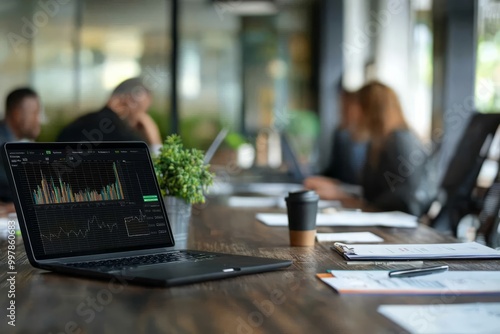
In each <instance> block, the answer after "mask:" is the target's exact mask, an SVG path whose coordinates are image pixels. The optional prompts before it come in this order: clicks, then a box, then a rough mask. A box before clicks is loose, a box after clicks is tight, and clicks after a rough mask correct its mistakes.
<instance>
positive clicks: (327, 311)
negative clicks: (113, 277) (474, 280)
mask: <svg viewBox="0 0 500 334" xmlns="http://www.w3.org/2000/svg"><path fill="white" fill-rule="evenodd" d="M255 213H256V211H255V210H253V209H238V208H228V207H225V206H221V205H216V204H208V205H204V206H202V207H195V208H193V219H192V221H191V226H190V234H189V242H188V246H189V248H192V249H200V250H207V251H217V252H227V253H233V254H242V255H257V256H265V257H275V258H281V259H291V260H293V265H292V266H291V267H290V268H288V269H285V270H279V271H275V272H269V273H263V274H254V275H248V276H242V277H237V278H231V279H224V280H218V281H211V282H206V283H199V284H191V285H185V286H180V287H175V288H149V287H143V286H135V285H130V284H127V283H120V282H118V281H96V280H89V279H80V278H74V277H67V276H62V275H58V274H52V273H48V272H43V271H40V270H37V269H34V268H32V267H31V266H30V264H29V263H28V262H27V259H26V255H25V254H24V249H23V247H22V240H21V239H20V238H18V240H17V246H18V248H17V252H16V265H17V275H16V297H15V302H16V327H15V328H12V327H11V326H9V325H7V321H8V319H7V318H6V316H5V314H6V305H7V304H6V303H7V291H8V287H7V281H6V279H7V275H6V272H7V265H6V249H7V248H6V247H7V244H6V243H5V241H2V242H1V243H0V245H1V256H2V260H1V264H2V276H1V289H0V296H1V297H0V300H2V303H1V305H2V311H1V312H0V313H1V314H2V316H1V317H0V321H1V324H0V333H54V334H55V333H223V334H226V333H227V334H229V333H231V334H232V333H238V334H240V333H241V334H250V333H402V332H404V331H403V330H402V328H400V327H399V326H397V325H395V324H394V323H392V322H391V321H390V320H388V319H386V318H384V317H383V316H381V315H380V314H378V313H377V307H378V306H379V305H381V304H400V303H404V304H410V303H411V304H432V305H434V307H433V308H429V312H428V314H427V315H422V317H423V319H424V320H425V316H437V314H436V312H437V310H438V309H439V308H438V307H436V306H435V305H440V304H447V303H459V302H477V301H484V302H493V301H496V302H499V301H500V297H465V296H459V295H456V296H431V297H430V296H359V295H358V296H356V295H349V296H346V295H339V294H337V293H336V292H335V291H334V290H332V289H331V288H329V287H328V286H327V285H325V284H324V283H322V282H321V281H319V280H318V279H317V278H316V277H315V274H316V273H320V272H325V271H326V270H327V269H353V267H352V266H347V265H346V264H345V261H344V260H343V259H342V258H341V257H340V256H339V255H338V254H336V253H334V252H332V251H331V250H330V249H329V246H330V245H331V243H325V244H318V243H316V245H315V246H314V247H309V248H307V247H305V248H300V247H289V245H288V230H287V229H286V228H280V227H267V226H265V225H263V224H261V223H259V222H257V221H256V220H255ZM361 230H363V231H366V230H368V231H372V232H374V233H376V234H378V235H380V236H381V237H383V238H384V239H385V240H386V242H387V243H436V242H453V241H455V240H453V239H452V238H449V237H446V236H442V235H439V234H437V233H436V232H435V231H433V230H432V229H430V228H428V227H426V226H420V227H419V228H418V229H396V228H321V229H320V230H319V231H321V232H333V231H334V232H345V231H361ZM432 263H435V264H442V263H447V264H449V265H450V269H451V270H469V269H470V270H500V261H493V260H481V261H464V260H455V261H446V262H444V261H433V262H432ZM387 268H390V267H385V266H371V265H367V266H356V269H360V270H361V269H387Z"/></svg>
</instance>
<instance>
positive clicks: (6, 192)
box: [0, 87, 41, 214]
mask: <svg viewBox="0 0 500 334" xmlns="http://www.w3.org/2000/svg"><path fill="white" fill-rule="evenodd" d="M40 113H41V104H40V99H39V97H38V94H37V93H36V92H35V91H34V90H33V89H31V88H27V87H23V88H19V89H16V90H13V91H12V92H10V93H9V94H8V95H7V99H6V100H5V117H4V119H3V120H2V121H1V122H0V145H3V144H4V143H6V142H15V141H25V140H35V139H36V138H37V137H38V135H39V134H40V131H41V124H40ZM12 196H13V195H12V193H11V191H10V187H9V182H8V179H7V173H6V170H5V167H4V165H3V158H2V157H1V155H0V201H1V202H2V203H1V204H0V214H2V213H5V212H14V206H13V205H12Z"/></svg>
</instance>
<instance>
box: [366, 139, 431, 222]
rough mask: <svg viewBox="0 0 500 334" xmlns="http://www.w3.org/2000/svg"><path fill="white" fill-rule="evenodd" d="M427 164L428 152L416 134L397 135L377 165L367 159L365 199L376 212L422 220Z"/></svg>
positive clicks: (386, 142)
mask: <svg viewBox="0 0 500 334" xmlns="http://www.w3.org/2000/svg"><path fill="white" fill-rule="evenodd" d="M368 152H370V151H369V150H368ZM368 154H369V153H368ZM427 160H428V152H427V151H426V149H425V148H424V146H423V145H422V144H421V142H420V141H419V139H418V138H417V137H416V136H415V134H413V133H412V132H411V131H408V130H397V131H394V132H393V133H392V134H390V135H389V137H388V138H387V140H386V141H385V143H384V145H383V147H382V149H381V151H380V154H379V156H378V159H377V161H376V162H375V163H373V161H370V156H369V155H368V156H367V162H366V164H365V167H364V169H363V176H362V186H363V197H364V198H365V199H366V200H367V201H368V202H369V203H370V204H372V205H374V206H375V207H376V208H377V209H380V210H383V211H392V210H399V211H403V212H408V213H411V214H414V215H416V216H420V215H421V214H422V210H423V207H425V205H427V202H426V201H425V200H426V197H425V194H422V191H425V183H426V167H427Z"/></svg>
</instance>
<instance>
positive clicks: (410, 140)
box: [304, 82, 426, 215]
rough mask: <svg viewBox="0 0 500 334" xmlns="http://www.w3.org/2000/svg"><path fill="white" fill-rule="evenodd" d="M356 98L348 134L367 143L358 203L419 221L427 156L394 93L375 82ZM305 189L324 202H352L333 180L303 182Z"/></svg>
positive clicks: (318, 178) (362, 89)
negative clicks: (362, 200) (356, 105)
mask: <svg viewBox="0 0 500 334" xmlns="http://www.w3.org/2000/svg"><path fill="white" fill-rule="evenodd" d="M357 95H358V103H359V106H360V108H356V109H355V110H356V112H355V113H354V114H352V115H351V125H350V132H351V135H352V137H353V138H354V139H355V140H358V141H362V140H368V141H369V147H368V151H367V157H366V162H365V166H364V168H363V172H362V177H361V186H362V188H363V198H364V199H365V200H366V201H367V202H368V205H369V206H371V207H373V208H374V209H377V210H384V211H389V210H399V211H404V212H409V213H412V214H415V215H420V214H421V212H420V211H421V210H422V203H421V201H420V200H419V198H418V197H419V193H418V189H419V187H420V185H421V182H422V179H423V177H424V171H425V162H426V154H425V150H424V148H423V146H422V144H421V143H420V141H419V140H418V138H417V137H416V136H415V134H414V133H413V132H412V131H411V130H410V129H409V127H408V124H407V123H406V121H405V119H404V116H403V112H402V109H401V104H400V102H399V99H398V97H397V95H396V93H395V92H394V90H392V89H391V88H389V87H388V86H386V85H384V84H382V83H380V82H371V83H368V84H366V85H365V86H363V87H362V88H361V89H360V90H359V91H358V93H357ZM304 186H305V187H306V188H308V189H313V190H315V191H316V192H317V193H318V194H319V195H320V197H322V198H323V199H340V200H349V199H350V198H351V196H350V195H348V194H347V193H345V192H343V191H342V187H341V186H339V184H338V183H337V182H336V181H335V180H333V179H329V178H325V177H319V176H313V177H310V178H307V179H306V180H305V181H304Z"/></svg>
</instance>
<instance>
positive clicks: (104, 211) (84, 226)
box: [4, 142, 173, 259]
mask: <svg viewBox="0 0 500 334" xmlns="http://www.w3.org/2000/svg"><path fill="white" fill-rule="evenodd" d="M4 153H5V154H6V158H7V159H6V161H7V164H8V165H9V166H6V167H9V168H10V171H11V173H12V179H11V186H13V188H15V190H16V194H15V198H16V201H17V203H15V204H16V208H17V212H18V218H19V223H20V225H21V228H23V227H25V229H24V230H23V237H24V242H25V244H26V243H29V244H28V245H27V246H29V248H31V250H32V252H33V255H34V256H35V258H36V259H50V258H60V257H68V256H80V255H90V254H100V253H109V252H118V251H129V250H138V249H149V248H158V247H169V246H172V245H173V239H172V234H171V231H170V227H169V224H168V220H167V217H166V213H165V208H164V205H163V204H162V197H161V194H160V192H159V189H158V185H157V182H156V178H155V175H154V170H153V167H152V164H151V159H150V157H149V152H148V148H147V146H146V144H144V143H99V144H98V145H92V144H91V143H89V142H88V143H81V144H77V143H73V144H68V143H8V144H6V145H5V152H4ZM9 168H8V171H9ZM13 190H14V189H13ZM23 223H24V224H25V225H24V226H23ZM27 248H28V247H27ZM27 250H28V249H27Z"/></svg>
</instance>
